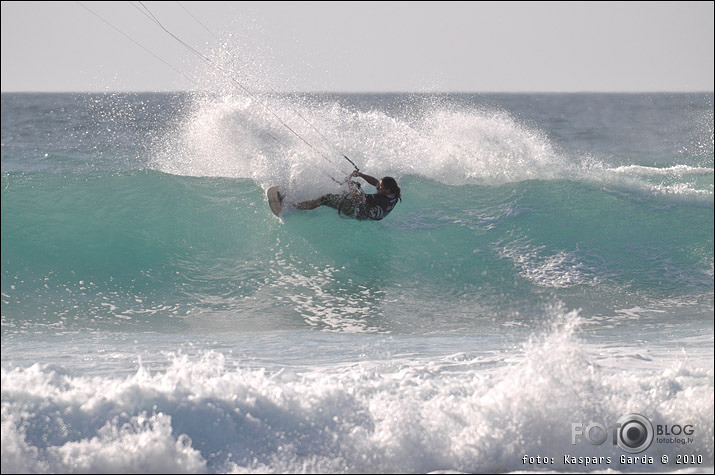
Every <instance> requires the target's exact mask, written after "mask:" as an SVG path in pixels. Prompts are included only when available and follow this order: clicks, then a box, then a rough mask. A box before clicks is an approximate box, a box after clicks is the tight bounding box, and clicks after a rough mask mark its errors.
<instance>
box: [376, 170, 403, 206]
mask: <svg viewBox="0 0 715 475" xmlns="http://www.w3.org/2000/svg"><path fill="white" fill-rule="evenodd" d="M377 191H384V193H385V194H388V195H395V198H400V187H399V186H397V181H395V179H394V178H392V177H391V176H386V177H383V178H382V180H380V183H379V184H378V187H377ZM401 200H402V198H400V201H401Z"/></svg>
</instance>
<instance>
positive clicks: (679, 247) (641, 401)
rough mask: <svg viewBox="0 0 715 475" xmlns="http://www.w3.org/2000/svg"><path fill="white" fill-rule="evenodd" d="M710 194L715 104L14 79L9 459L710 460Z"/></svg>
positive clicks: (10, 107) (8, 213)
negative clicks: (386, 205) (396, 194)
mask: <svg viewBox="0 0 715 475" xmlns="http://www.w3.org/2000/svg"><path fill="white" fill-rule="evenodd" d="M343 154H344V155H345V156H347V157H349V158H350V160H352V161H353V162H355V164H356V165H357V166H358V167H359V168H360V170H361V171H363V172H364V173H366V174H368V175H372V176H375V177H378V178H380V177H382V176H385V175H389V176H393V177H395V178H396V179H397V180H398V182H399V184H400V187H401V189H402V202H401V203H400V204H399V205H398V206H397V207H396V208H395V210H394V211H393V212H392V213H391V214H390V215H389V216H388V217H387V218H385V219H384V220H382V221H380V222H360V221H356V220H352V219H347V218H344V217H341V216H339V215H338V214H337V212H336V211H335V210H333V209H330V208H325V207H323V208H319V209H316V210H313V211H298V210H295V209H292V208H290V207H288V208H287V209H286V210H285V212H284V214H283V215H282V216H281V217H280V218H277V217H275V216H274V215H273V214H272V213H271V211H270V209H269V207H268V203H267V200H266V198H265V191H266V190H267V189H268V188H269V187H270V186H272V185H280V186H281V187H283V189H284V190H285V191H286V192H287V194H288V198H287V199H288V201H297V200H305V199H311V198H315V197H316V196H319V195H320V194H322V193H327V192H331V193H335V192H339V191H340V190H341V189H345V186H344V185H339V184H338V183H336V182H342V181H343V180H344V179H345V177H346V176H347V175H348V174H349V173H350V172H351V171H352V170H353V166H352V165H351V164H350V163H349V162H348V161H347V160H345V158H344V156H343ZM363 188H364V189H365V190H366V191H367V192H374V190H373V188H372V187H371V186H369V185H367V184H364V183H363ZM713 191H714V190H713V94H712V93H703V94H656V93H654V94H505V95H498V94H381V95H365V94H362V95H361V94H283V95H278V94H266V95H261V96H255V97H254V96H250V97H246V96H245V95H241V94H240V93H236V92H234V93H212V94H208V93H205V94H200V93H163V94H158V93H146V94H70V93H67V94H33V93H24V94H21V93H3V94H2V226H1V228H0V229H1V232H2V471H3V472H4V473H10V472H34V473H50V472H64V473H100V472H101V473H132V472H159V473H172V472H188V473H218V472H232V473H253V472H308V473H332V472H336V473H342V472H347V473H358V472H360V473H394V472H401V473H428V472H478V473H480V472H497V473H500V472H516V471H519V472H544V471H556V472H594V471H605V470H610V471H614V472H661V471H673V472H687V473H690V472H708V471H709V472H712V470H713V456H714V443H713V426H714V422H713V419H714V417H713V392H714V384H713V371H714V370H713V361H714V358H713V346H714V343H715V342H714V338H713ZM634 415H640V416H641V417H642V418H645V419H646V420H647V422H648V423H643V419H638V418H636V417H635V416H634ZM639 421H640V422H639ZM636 423H638V424H640V425H639V426H638V428H637V429H638V430H636V431H635V432H633V433H631V432H629V434H630V435H624V433H623V432H621V430H620V428H622V427H626V425H628V424H630V426H633V425H634V424H636ZM630 426H629V427H630ZM631 428H632V427H631ZM639 430H640V431H641V435H644V436H645V437H648V436H650V437H651V439H652V440H650V441H649V442H644V441H643V440H640V439H638V438H637V437H636V439H638V440H632V439H630V438H629V437H630V436H631V435H633V434H635V436H638V431H639ZM623 444H626V447H627V448H628V447H630V449H631V450H630V451H629V450H626V448H624V445H623ZM629 444H630V445H629Z"/></svg>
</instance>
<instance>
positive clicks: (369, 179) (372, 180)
mask: <svg viewBox="0 0 715 475" xmlns="http://www.w3.org/2000/svg"><path fill="white" fill-rule="evenodd" d="M350 176H359V177H360V178H362V179H363V180H365V181H366V182H368V183H369V184H371V185H372V186H374V187H375V188H377V185H379V184H380V180H378V179H377V178H375V177H373V176H370V175H365V174H364V173H360V172H359V171H357V170H355V171H354V172H352V173H351V174H350Z"/></svg>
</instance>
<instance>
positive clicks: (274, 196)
mask: <svg viewBox="0 0 715 475" xmlns="http://www.w3.org/2000/svg"><path fill="white" fill-rule="evenodd" d="M266 196H267V197H268V205H269V206H270V207H271V211H273V214H275V215H276V216H280V215H281V210H282V209H283V198H284V197H285V195H283V194H281V192H280V188H279V187H277V186H272V187H270V188H268V191H266Z"/></svg>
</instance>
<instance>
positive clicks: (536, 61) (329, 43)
mask: <svg viewBox="0 0 715 475" xmlns="http://www.w3.org/2000/svg"><path fill="white" fill-rule="evenodd" d="M80 3H81V4H84V5H86V6H87V7H89V8H90V9H92V10H93V11H95V12H96V13H97V14H99V15H101V16H102V17H103V18H105V19H106V20H107V21H109V22H110V23H111V24H113V25H114V26H115V27H117V28H118V29H119V30H121V31H122V32H123V33H124V34H126V35H128V36H130V37H131V38H133V39H134V40H135V41H136V42H138V43H140V44H141V45H142V46H144V48H146V49H149V50H151V51H152V52H153V53H154V54H156V55H157V56H158V57H160V58H161V59H162V60H163V61H166V62H168V63H170V64H171V65H172V66H173V67H174V68H175V69H176V70H179V71H181V72H182V73H184V74H186V75H187V76H189V77H192V78H197V79H199V80H201V81H203V80H205V77H206V76H207V74H206V70H207V69H212V68H211V66H208V65H206V64H205V63H202V62H201V61H200V60H197V59H196V58H195V57H194V56H193V55H192V53H190V52H189V50H188V49H187V48H185V47H183V46H181V44H179V43H178V42H177V41H176V40H175V39H173V38H171V37H170V36H169V35H167V34H166V33H165V32H164V31H162V30H161V29H160V27H159V26H157V25H156V24H154V23H152V22H151V21H150V20H149V19H148V18H147V17H146V16H145V15H144V14H143V13H142V12H141V11H140V10H141V7H140V5H139V4H138V2H134V3H132V2H2V16H1V19H2V69H1V70H0V72H1V74H2V91H3V92H6V91H105V90H110V91H167V90H176V89H191V88H193V87H195V86H194V83H192V82H190V81H188V80H187V79H185V78H184V77H182V75H180V74H179V73H177V72H176V71H175V70H174V69H172V68H170V67H168V66H167V65H166V64H164V63H163V62H162V61H160V60H159V59H157V58H156V57H154V56H152V55H150V54H149V53H147V52H146V51H145V50H144V49H142V48H140V47H139V46H137V45H136V44H134V43H133V42H131V41H130V40H128V39H127V38H125V37H124V36H122V34H120V33H118V32H117V31H116V30H114V29H113V28H112V27H110V26H108V25H107V24H105V23H104V22H102V21H101V20H100V19H98V18H97V17H95V16H93V15H92V14H91V13H90V12H88V11H87V10H85V9H84V8H82V6H81V5H80ZM143 3H144V5H146V6H147V7H148V8H149V9H150V10H151V12H152V13H153V14H155V15H156V17H157V18H158V19H159V20H160V21H161V23H162V24H163V25H164V26H165V27H166V28H167V29H169V30H170V31H171V32H172V33H174V34H176V35H177V36H179V37H180V38H181V39H182V40H184V41H186V42H187V43H188V44H190V45H191V46H192V47H195V48H196V49H198V50H199V51H201V52H202V53H203V54H206V55H209V56H210V57H212V58H216V57H217V56H214V55H213V54H214V53H212V51H213V52H215V51H217V50H220V51H222V52H223V53H224V56H223V57H224V59H226V58H228V59H229V60H230V61H231V62H232V65H233V68H234V71H236V72H235V74H237V75H240V77H241V78H250V80H251V81H252V82H255V83H257V84H260V83H261V82H264V83H266V84H270V85H271V86H272V87H274V88H276V89H279V90H292V91H341V92H367V91H371V92H372V91H374V92H381V91H418V92H420V91H424V92H436V91H446V92H455V91H461V92H542V91H554V92H580V91H596V92H635V91H649V92H651V91H712V90H713V82H714V78H713V71H714V70H715V67H714V65H713V58H714V57H715V52H714V50H713V44H714V42H715V41H714V39H713V38H714V37H715V31H714V28H713V17H714V14H713V2H677V3H676V2H634V3H629V2H626V3H623V2H574V3H570V2H566V3H563V2H556V3H553V2H526V3H521V2H513V3H512V2H497V3H491V2H476V3H471V2H454V3H453V2H439V3H436V2H414V3H412V2H374V3H373V2H258V3H256V2H233V3H224V2H206V1H205V2H143ZM187 10H188V12H190V13H191V14H192V15H193V16H195V17H196V18H197V19H198V20H199V21H200V23H199V22H197V21H196V20H195V19H194V18H192V17H191V16H190V15H189V14H188V13H187ZM202 25H203V26H202ZM204 26H205V27H207V29H208V31H207V29H205V28H204ZM229 34H230V35H231V36H229ZM213 35H216V36H213ZM214 72H215V71H214ZM237 77H238V76H237Z"/></svg>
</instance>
